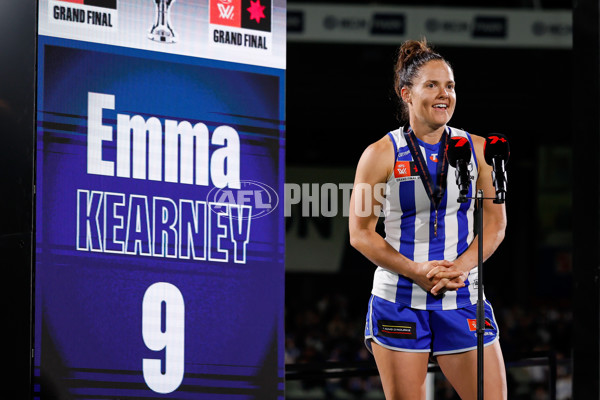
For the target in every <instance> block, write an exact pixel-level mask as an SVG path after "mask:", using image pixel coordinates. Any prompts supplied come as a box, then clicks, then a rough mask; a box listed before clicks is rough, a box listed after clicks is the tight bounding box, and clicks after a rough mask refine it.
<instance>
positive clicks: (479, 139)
mask: <svg viewBox="0 0 600 400" xmlns="http://www.w3.org/2000/svg"><path fill="white" fill-rule="evenodd" d="M449 128H450V131H451V132H452V136H456V135H458V136H464V137H467V138H471V141H472V142H473V145H474V146H477V147H479V146H483V144H484V143H485V138H484V137H483V136H481V135H478V134H476V133H472V132H469V131H467V130H465V129H460V128H454V127H451V126H450V127H449Z"/></svg>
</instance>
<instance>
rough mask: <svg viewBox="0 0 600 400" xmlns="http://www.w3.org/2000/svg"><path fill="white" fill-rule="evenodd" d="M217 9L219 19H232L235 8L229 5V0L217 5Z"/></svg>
mask: <svg viewBox="0 0 600 400" xmlns="http://www.w3.org/2000/svg"><path fill="white" fill-rule="evenodd" d="M217 9H218V10H219V17H220V18H223V19H233V15H234V12H233V11H234V10H235V7H234V6H233V5H232V4H231V0H224V1H223V2H220V3H217Z"/></svg>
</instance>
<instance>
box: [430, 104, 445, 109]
mask: <svg viewBox="0 0 600 400" xmlns="http://www.w3.org/2000/svg"><path fill="white" fill-rule="evenodd" d="M433 108H435V109H438V110H447V109H448V105H447V104H435V105H434V106H433Z"/></svg>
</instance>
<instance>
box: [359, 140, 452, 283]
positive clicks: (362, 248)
mask: <svg viewBox="0 0 600 400" xmlns="http://www.w3.org/2000/svg"><path fill="white" fill-rule="evenodd" d="M394 154H395V151H394V148H393V144H392V141H391V140H390V139H389V137H388V136H385V137H383V138H382V139H380V140H379V141H377V142H375V143H373V144H371V145H370V146H369V147H367V149H366V150H365V151H364V152H363V154H362V156H361V158H360V160H359V162H358V166H357V167H356V176H355V179H354V189H353V190H352V196H351V197H350V209H349V217H350V218H349V230H350V244H351V245H352V247H354V248H355V249H356V250H358V251H359V252H361V253H362V254H363V255H364V256H365V257H367V258H368V259H369V260H370V261H371V262H373V264H375V265H378V266H381V267H383V268H386V269H388V270H390V271H393V272H396V273H398V274H400V275H403V276H405V277H407V278H410V279H412V280H413V281H414V282H415V283H417V284H418V285H419V286H421V287H422V288H423V289H425V290H426V291H430V290H431V288H432V287H433V286H434V285H435V283H437V282H438V281H439V279H441V278H442V277H444V278H448V279H454V278H456V277H458V276H460V275H461V272H460V271H456V270H451V269H450V268H451V267H452V266H453V263H452V262H450V261H446V260H439V261H437V260H436V261H427V262H422V263H416V262H414V261H412V260H410V259H409V258H407V257H405V256H403V255H402V254H400V253H399V252H398V251H397V250H395V249H394V248H393V247H392V246H390V245H389V244H388V242H386V241H385V240H384V239H383V237H381V235H379V234H378V233H377V232H376V230H375V228H376V225H377V220H378V219H379V210H381V207H382V204H381V202H379V201H378V200H377V199H382V198H383V197H384V194H385V193H384V188H385V183H386V182H387V179H388V177H389V176H390V174H391V173H392V171H393V168H394ZM376 191H377V192H376ZM437 266H440V267H446V268H448V270H447V271H445V272H443V273H442V274H437V275H436V277H437V278H435V279H429V278H427V272H429V271H430V270H431V269H432V268H434V267H437ZM434 294H435V293H434Z"/></svg>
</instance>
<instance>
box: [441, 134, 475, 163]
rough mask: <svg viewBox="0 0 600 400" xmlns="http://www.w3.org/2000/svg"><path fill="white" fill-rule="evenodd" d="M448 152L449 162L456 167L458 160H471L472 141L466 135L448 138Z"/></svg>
mask: <svg viewBox="0 0 600 400" xmlns="http://www.w3.org/2000/svg"><path fill="white" fill-rule="evenodd" d="M446 153H447V154H448V162H449V163H450V165H452V166H453V167H454V168H456V163H457V161H458V160H465V161H466V162H469V161H471V143H470V142H469V139H467V138H465V137H462V136H453V137H451V138H450V140H448V145H447V147H446Z"/></svg>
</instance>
